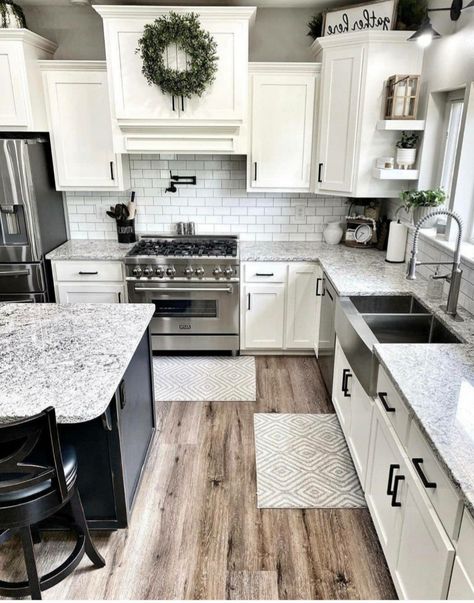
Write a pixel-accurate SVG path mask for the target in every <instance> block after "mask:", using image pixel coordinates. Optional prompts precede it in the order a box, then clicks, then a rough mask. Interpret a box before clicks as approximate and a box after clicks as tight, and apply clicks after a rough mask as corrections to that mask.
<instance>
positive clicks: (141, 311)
mask: <svg viewBox="0 0 474 603" xmlns="http://www.w3.org/2000/svg"><path fill="white" fill-rule="evenodd" d="M153 313H154V306H153V305H152V304H67V305H60V304H32V305H29V304H7V305H3V306H0V422H2V423H3V422H7V421H14V420H18V419H22V418H26V417H28V416H32V415H34V414H36V413H38V412H40V411H41V410H43V409H44V408H46V407H48V406H53V407H54V408H55V410H56V418H57V421H58V423H83V422H86V421H90V420H92V419H95V418H97V417H98V416H100V415H101V414H103V413H104V412H105V410H106V409H107V407H108V405H109V404H110V401H111V399H112V397H113V396H114V394H115V391H116V390H117V388H118V386H119V384H120V381H121V379H122V378H123V375H124V373H125V371H126V369H127V367H128V365H129V363H130V361H131V359H132V357H133V355H134V353H135V351H136V349H137V347H138V345H139V343H140V341H141V339H142V337H143V334H144V333H145V331H146V329H147V328H148V325H149V323H150V320H151V318H152V316H153Z"/></svg>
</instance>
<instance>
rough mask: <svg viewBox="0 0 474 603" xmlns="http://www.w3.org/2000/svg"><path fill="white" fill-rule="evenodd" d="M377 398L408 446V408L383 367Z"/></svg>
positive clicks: (380, 372) (404, 444) (378, 380)
mask: <svg viewBox="0 0 474 603" xmlns="http://www.w3.org/2000/svg"><path fill="white" fill-rule="evenodd" d="M377 398H378V402H379V404H380V406H381V408H383V409H384V411H385V413H386V415H387V417H388V419H389V421H390V423H391V424H392V425H393V427H394V429H395V431H396V433H397V435H398V437H399V438H400V441H401V443H402V444H403V446H404V447H405V448H406V445H407V440H408V426H409V415H408V410H407V408H406V406H405V403H404V402H403V400H402V399H401V397H400V395H399V394H398V392H397V391H396V390H395V387H394V385H393V384H392V382H391V381H390V379H389V378H388V377H387V374H386V373H385V371H384V370H383V368H382V367H380V368H379V376H378V379H377Z"/></svg>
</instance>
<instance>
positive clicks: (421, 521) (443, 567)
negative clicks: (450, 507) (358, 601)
mask: <svg viewBox="0 0 474 603" xmlns="http://www.w3.org/2000/svg"><path fill="white" fill-rule="evenodd" d="M403 474H404V475H405V480H404V484H403V494H402V495H400V496H399V500H400V503H401V507H400V509H401V515H400V516H399V517H398V518H397V521H400V525H399V526H397V532H398V531H399V534H400V535H399V537H398V540H399V542H400V544H399V547H398V551H397V555H396V562H395V564H394V568H393V570H392V576H393V578H394V582H395V585H396V587H397V590H398V593H399V595H400V597H401V598H403V599H410V600H412V599H436V600H438V599H446V597H447V593H448V586H449V579H450V576H451V571H452V567H453V561H454V547H453V545H452V544H451V541H450V540H449V538H448V535H447V534H446V531H445V530H444V528H443V526H442V524H441V522H440V520H439V519H438V516H437V515H436V511H435V510H434V508H433V507H432V505H431V504H430V503H429V501H428V500H427V497H426V494H425V492H424V491H423V485H422V484H421V482H420V479H419V478H418V476H417V475H416V474H415V473H414V470H413V469H412V468H411V467H408V465H407V470H406V471H405V470H404V471H403Z"/></svg>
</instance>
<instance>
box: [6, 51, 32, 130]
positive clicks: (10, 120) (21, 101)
mask: <svg viewBox="0 0 474 603" xmlns="http://www.w3.org/2000/svg"><path fill="white" fill-rule="evenodd" d="M23 62H24V61H23V53H22V52H21V49H20V46H19V45H17V44H12V43H11V42H2V41H0V82H1V93H0V127H3V126H7V127H8V126H18V127H20V128H21V127H26V126H28V122H29V118H28V102H27V97H28V84H27V82H26V71H25V68H24V66H22V63H23Z"/></svg>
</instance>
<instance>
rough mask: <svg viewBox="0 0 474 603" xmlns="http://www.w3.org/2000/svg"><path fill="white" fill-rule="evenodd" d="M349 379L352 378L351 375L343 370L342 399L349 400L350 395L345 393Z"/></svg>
mask: <svg viewBox="0 0 474 603" xmlns="http://www.w3.org/2000/svg"><path fill="white" fill-rule="evenodd" d="M349 377H352V373H351V371H350V370H349V369H343V371H342V392H343V394H344V398H350V397H351V395H350V393H349V392H348V391H347V381H348V379H349Z"/></svg>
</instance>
